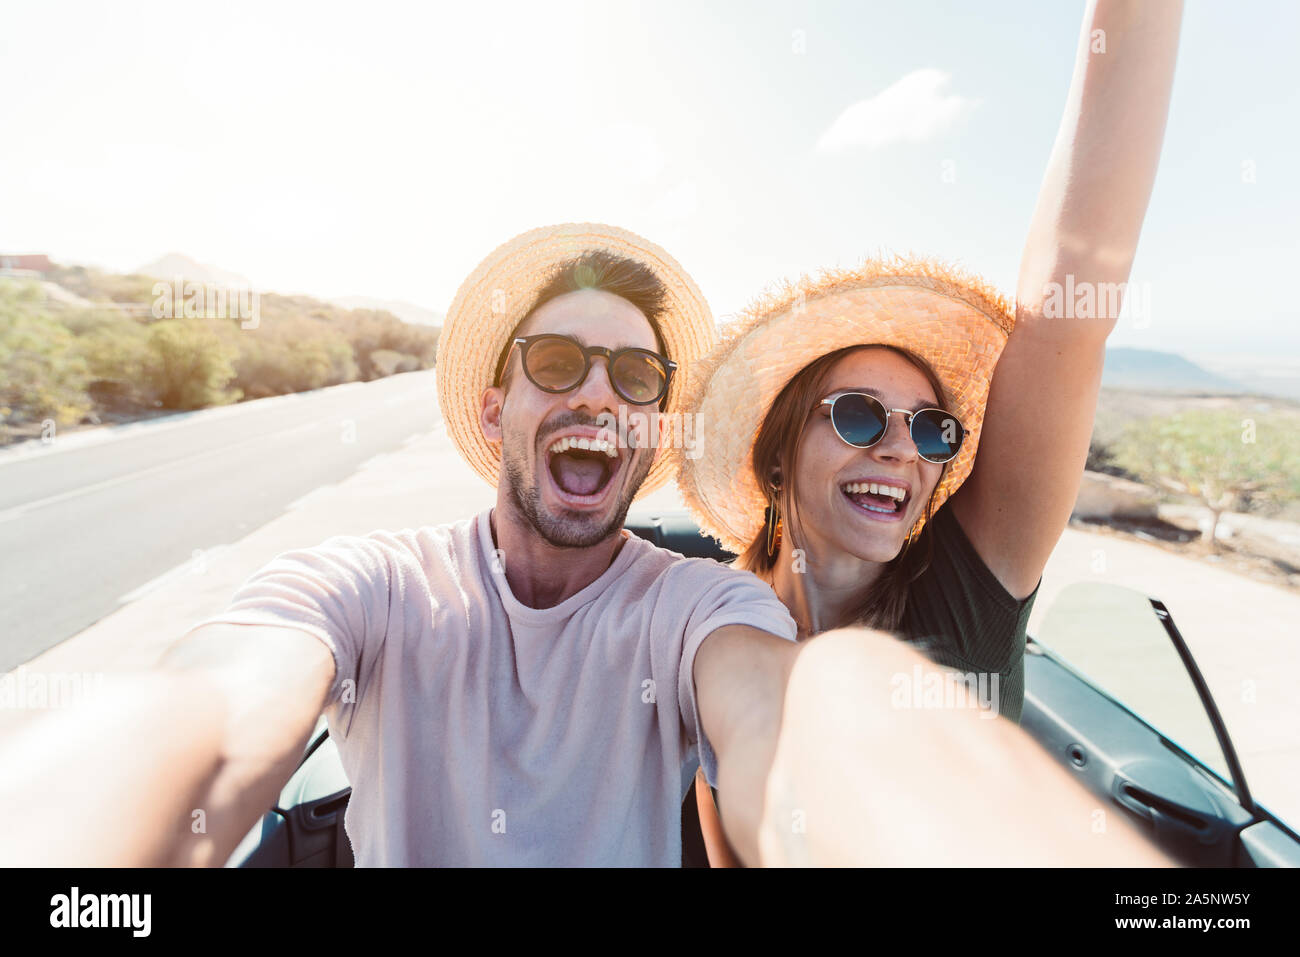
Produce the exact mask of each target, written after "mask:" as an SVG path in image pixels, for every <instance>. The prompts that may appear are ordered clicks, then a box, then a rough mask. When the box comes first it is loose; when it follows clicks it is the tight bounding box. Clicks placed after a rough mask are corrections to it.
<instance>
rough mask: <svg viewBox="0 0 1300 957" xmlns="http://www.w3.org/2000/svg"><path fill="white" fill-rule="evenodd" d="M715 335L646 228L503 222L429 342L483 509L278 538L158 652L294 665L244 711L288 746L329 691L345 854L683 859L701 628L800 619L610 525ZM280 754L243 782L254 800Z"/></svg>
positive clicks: (661, 476) (715, 569)
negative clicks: (483, 486)
mask: <svg viewBox="0 0 1300 957" xmlns="http://www.w3.org/2000/svg"><path fill="white" fill-rule="evenodd" d="M713 334H714V328H713V322H712V319H711V316H710V314H709V310H708V307H707V305H706V303H705V300H704V298H703V296H702V295H701V294H700V293H699V291H698V289H697V288H696V286H695V284H694V282H693V281H692V280H691V278H690V277H689V276H688V275H687V274H686V273H685V271H684V270H682V269H681V267H680V266H678V265H677V264H676V263H675V262H674V261H673V260H672V258H671V257H670V256H669V255H668V254H667V253H666V252H664V251H663V250H662V249H660V248H658V247H657V246H655V245H653V244H651V243H649V242H647V241H646V240H644V239H641V238H640V237H637V236H634V235H632V234H630V233H627V232H625V231H623V230H620V229H616V228H612V227H605V226H591V225H566V226H559V227H551V228H545V229H538V230H533V231H531V232H529V233H526V234H524V235H523V236H520V237H517V238H515V239H514V240H511V241H510V242H508V243H506V244H505V245H503V246H502V247H501V248H499V249H498V250H496V251H495V252H493V253H492V254H491V255H489V256H488V258H487V259H486V260H485V261H484V262H483V264H481V265H480V266H479V268H478V269H477V270H476V271H475V272H474V273H473V274H472V275H471V276H470V277H469V279H467V280H466V282H465V283H464V284H463V285H462V287H461V289H460V291H459V293H458V294H457V297H456V299H455V301H454V303H453V304H452V306H451V309H450V311H449V312H448V315H447V318H446V320H445V324H444V326H443V332H442V335H441V341H440V348H439V363H438V394H439V403H440V406H441V409H442V412H443V416H444V418H445V422H446V428H447V431H448V434H449V435H450V437H451V438H452V440H453V443H454V444H455V445H456V447H457V448H458V449H459V450H460V452H461V453H462V455H464V457H465V458H466V460H467V461H468V462H469V463H470V464H471V465H472V466H473V467H474V468H475V469H476V470H477V471H478V472H479V473H480V474H482V475H483V476H484V478H486V479H487V480H489V481H491V482H492V483H494V484H495V485H496V489H497V497H496V505H495V507H493V508H491V509H489V510H486V511H484V512H482V513H481V514H479V515H477V516H473V517H472V518H468V519H466V520H464V521H461V522H457V523H453V524H451V525H449V526H441V527H436V528H434V527H424V528H419V529H414V530H405V531H401V532H374V533H372V534H370V535H368V536H365V537H364V538H344V537H339V538H333V539H330V540H329V541H326V542H325V543H323V544H322V545H321V546H319V547H317V548H312V549H306V550H302V551H295V552H290V553H288V554H285V555H282V556H280V557H279V558H277V559H276V560H275V561H273V562H272V563H271V564H269V565H268V566H267V567H266V568H265V569H263V570H262V571H261V572H260V573H258V574H257V575H255V576H254V577H253V578H252V579H250V580H249V581H248V582H247V583H246V584H245V585H244V586H243V587H242V588H241V589H240V591H239V593H238V594H237V595H236V596H235V598H234V600H233V601H232V602H231V604H230V606H229V607H228V608H227V609H226V610H225V611H224V612H223V613H222V614H220V615H217V616H215V617H214V618H212V619H209V621H207V622H205V623H204V624H203V625H202V626H200V627H199V628H198V629H197V630H196V631H195V632H194V633H193V634H192V635H191V636H190V637H189V638H188V639H187V640H186V641H185V642H183V643H182V644H181V646H180V647H178V648H177V649H176V650H175V651H174V653H173V654H172V655H170V656H169V657H168V659H167V660H166V661H165V664H168V665H174V664H179V663H182V662H189V661H190V660H191V659H192V658H194V657H195V656H196V655H198V656H201V657H204V660H205V661H206V660H214V661H215V660H218V659H219V658H221V657H222V656H224V655H226V654H228V653H229V652H230V651H231V650H232V648H238V649H239V653H241V654H247V655H249V656H254V657H257V658H260V659H262V660H263V662H264V661H265V660H266V659H267V657H268V656H273V657H274V658H275V661H276V662H282V663H283V667H284V668H286V669H291V670H292V671H293V672H294V675H295V677H292V678H291V677H290V676H289V675H284V676H282V679H281V680H284V681H294V682H301V684H300V685H298V686H297V687H299V688H300V689H301V697H296V699H295V702H294V704H293V705H292V706H290V705H289V704H288V703H287V702H280V703H278V704H274V705H272V704H271V703H270V702H266V703H265V704H266V707H267V708H268V712H267V720H266V721H265V722H262V723H261V725H260V728H259V731H258V733H259V734H261V733H264V732H263V731H262V729H264V728H267V727H270V726H271V725H274V726H275V727H276V728H277V729H279V730H277V731H276V732H275V733H276V734H277V736H279V737H280V738H282V743H283V745H284V747H283V751H282V753H281V755H280V756H281V757H283V758H284V759H285V760H286V761H287V760H288V759H289V757H290V755H291V754H293V753H297V752H300V750H301V744H300V743H299V739H300V738H301V736H302V735H303V734H305V733H306V731H307V729H309V727H310V725H311V723H312V721H313V720H314V718H315V715H316V714H317V713H319V711H320V706H321V705H324V707H325V710H326V713H327V715H328V719H329V726H330V734H331V736H332V737H333V738H334V739H335V741H336V742H337V744H338V748H339V753H340V755H341V758H342V761H343V765H344V768H345V769H346V771H347V773H348V777H349V779H350V780H351V781H352V782H354V789H353V794H352V798H351V801H350V803H349V805H348V811H347V818H346V829H347V833H348V836H349V838H350V840H351V841H352V844H353V848H354V854H355V856H356V861H357V863H358V864H359V865H362V866H364V865H434V864H463V865H507V864H561V865H562V864H609V865H615V864H633V865H659V866H677V865H678V864H679V863H680V861H681V846H680V831H679V826H680V825H679V815H680V808H681V802H682V795H683V790H684V788H683V773H684V771H685V772H686V773H689V771H690V770H691V767H692V760H693V750H694V749H695V748H696V746H697V745H698V746H699V748H700V750H701V751H703V752H704V753H705V755H706V758H705V760H706V766H712V757H711V755H709V754H708V747H709V746H708V741H707V737H705V736H704V735H703V734H702V733H701V731H700V726H699V716H698V713H697V708H696V704H695V692H694V686H693V682H692V681H691V667H692V665H693V663H694V660H695V654H696V651H697V650H698V648H699V646H700V644H701V643H702V642H703V641H704V640H705V639H706V638H707V637H709V636H710V635H712V634H714V633H715V632H717V631H718V630H719V629H722V628H724V627H736V626H745V627H747V628H748V629H753V630H754V631H755V632H756V633H764V632H765V633H768V634H769V637H770V636H775V637H776V638H778V639H787V640H790V639H793V637H794V625H793V622H792V621H791V620H790V617H789V615H788V614H787V613H786V611H785V609H784V607H783V606H782V605H781V604H780V602H778V601H777V600H776V598H775V596H774V595H773V594H772V593H771V591H770V590H769V589H768V588H767V587H766V586H765V585H763V584H762V583H761V582H759V581H758V580H757V579H755V578H753V577H752V576H749V575H746V574H742V573H740V572H737V571H733V570H731V569H729V568H726V567H725V566H722V565H720V564H718V563H716V562H711V561H703V560H688V559H683V558H682V557H681V556H679V555H677V554H675V553H672V552H669V551H666V550H664V549H659V548H656V547H655V546H653V545H651V544H650V543H649V542H646V541H644V540H642V539H640V538H637V537H635V536H632V535H631V534H630V533H628V532H625V531H623V523H624V519H625V517H626V515H627V511H628V508H629V506H630V505H631V503H632V500H633V499H634V498H635V497H636V496H637V495H638V494H643V493H645V492H648V491H650V490H653V489H654V488H655V487H657V486H659V485H662V484H663V483H664V482H665V481H667V480H668V479H669V477H670V476H669V472H668V465H669V460H668V458H667V456H665V455H661V454H659V452H660V448H659V446H660V445H661V441H660V439H661V436H660V435H659V432H658V429H663V430H665V431H667V429H668V426H669V424H670V422H671V419H672V417H673V416H674V415H677V414H678V412H677V399H678V396H679V395H680V393H681V388H680V382H681V379H680V375H679V371H680V370H679V366H684V365H688V364H690V363H692V362H694V361H696V360H697V359H698V358H700V357H701V356H702V355H703V353H704V352H705V351H706V350H707V349H708V348H709V346H710V345H711V344H712V342H713ZM584 350H585V351H584ZM638 412H640V413H641V415H636V414H635V413H638ZM620 419H621V420H622V421H623V422H625V423H626V422H629V421H631V422H633V423H636V425H637V426H638V428H635V429H632V430H628V431H629V432H630V434H627V433H625V434H623V435H620V434H619V433H618V429H617V425H616V423H617V422H618V421H620ZM272 648H275V649H276V650H274V651H271V650H270V649H272ZM208 653H210V654H211V655H212V658H208V657H206V656H207V654H208ZM291 662H292V663H291ZM264 666H265V665H264ZM331 672H332V675H331ZM305 675H310V676H312V677H311V680H308V679H307V678H305V677H301V676H305ZM327 676H329V677H328V680H327ZM234 693H235V694H239V695H240V696H241V698H242V697H246V695H244V694H243V693H242V692H234ZM250 707H257V705H256V704H253V703H251V702H250ZM272 708H273V709H274V713H275V715H276V718H275V719H272V717H271V714H272V712H271V710H270V709H272ZM290 745H292V746H290ZM285 770H289V768H288V764H286V765H285V766H284V767H283V768H278V769H277V771H276V773H275V774H270V773H269V771H268V772H267V773H266V774H265V775H264V776H262V777H260V778H258V779H257V780H258V784H259V785H264V786H265V791H261V789H260V787H258V788H255V790H258V791H260V793H261V794H262V795H263V801H262V806H263V807H264V806H266V805H269V804H270V803H271V802H270V800H268V799H269V798H271V797H272V796H273V795H274V793H275V789H276V788H277V787H278V786H279V785H281V784H282V783H283V778H284V774H283V771H285ZM687 780H689V779H687ZM224 819H225V818H224V816H223V821H224ZM235 820H236V819H235V818H232V819H231V826H232V833H229V834H220V835H219V836H215V835H214V850H213V853H214V855H216V854H217V850H218V848H217V845H219V850H220V851H221V852H224V851H225V850H226V849H227V847H226V846H227V844H229V843H230V839H231V838H232V837H233V838H236V839H237V838H238V836H239V834H238V833H237V831H238V827H236V826H235ZM211 821H212V815H209V822H210V823H209V831H210V833H212V825H211ZM247 823H248V822H246V821H244V820H243V819H242V816H240V817H239V818H238V825H239V826H242V827H246V826H247ZM220 827H221V824H218V828H220ZM214 860H215V857H214Z"/></svg>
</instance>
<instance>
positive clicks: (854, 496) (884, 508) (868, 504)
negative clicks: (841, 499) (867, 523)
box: [840, 482, 912, 517]
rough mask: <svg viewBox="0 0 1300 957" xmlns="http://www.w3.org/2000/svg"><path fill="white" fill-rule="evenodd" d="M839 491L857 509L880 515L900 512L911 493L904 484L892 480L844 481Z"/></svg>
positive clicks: (891, 514)
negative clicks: (887, 481)
mask: <svg viewBox="0 0 1300 957" xmlns="http://www.w3.org/2000/svg"><path fill="white" fill-rule="evenodd" d="M840 491H841V492H843V493H844V496H845V497H846V498H847V499H848V500H849V501H850V502H852V503H853V504H854V505H855V506H857V507H858V508H859V509H861V510H863V511H865V512H869V513H871V514H873V515H880V516H882V517H884V516H893V515H898V514H900V513H901V512H902V511H903V509H904V507H905V506H906V505H907V502H908V499H909V498H911V494H912V493H911V491H910V490H909V489H908V488H907V486H906V485H904V484H894V483H892V482H889V483H886V482H846V483H845V484H844V485H841V486H840Z"/></svg>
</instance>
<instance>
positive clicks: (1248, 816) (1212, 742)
mask: <svg viewBox="0 0 1300 957" xmlns="http://www.w3.org/2000/svg"><path fill="white" fill-rule="evenodd" d="M626 527H627V528H628V529H629V530H630V531H632V532H633V533H635V534H637V535H639V536H641V537H642V538H645V539H647V540H649V541H651V542H653V543H654V544H656V545H659V546H660V547H663V548H667V549H670V550H672V551H675V552H678V553H679V554H681V555H684V556H687V557H698V558H712V559H715V560H717V561H722V562H728V561H730V560H731V559H732V558H733V557H734V556H732V555H731V554H730V553H728V552H726V551H724V550H723V549H722V547H721V546H720V545H719V543H718V542H716V541H715V540H713V539H711V538H707V537H705V536H703V535H702V534H701V533H700V531H699V529H698V527H697V526H696V524H695V522H694V520H693V519H692V518H691V517H690V515H689V514H688V513H687V512H686V511H685V510H672V511H655V512H649V511H641V512H635V511H634V512H633V513H630V514H629V516H628V520H627V523H626ZM1020 724H1021V727H1023V728H1024V729H1025V730H1026V731H1027V732H1028V733H1029V734H1030V735H1032V736H1033V737H1034V738H1035V739H1036V740H1037V741H1038V742H1039V743H1040V744H1041V745H1042V746H1043V747H1044V748H1045V749H1046V750H1047V751H1048V752H1049V753H1050V754H1051V755H1053V757H1054V758H1055V759H1056V760H1057V761H1059V762H1061V764H1062V765H1063V766H1065V767H1066V768H1068V769H1070V770H1071V771H1072V772H1073V773H1074V774H1075V775H1076V776H1077V777H1078V779H1079V781H1080V783H1081V784H1082V785H1083V786H1084V787H1086V788H1088V789H1089V790H1090V791H1091V792H1092V793H1093V794H1095V795H1096V797H1097V798H1098V802H1099V807H1098V812H1099V813H1098V814H1097V815H1096V817H1095V819H1094V821H1093V822H1092V826H1093V827H1094V828H1096V829H1104V828H1105V827H1106V815H1107V814H1113V813H1120V814H1124V815H1126V816H1128V817H1129V818H1130V819H1131V820H1134V821H1135V822H1137V823H1138V825H1139V827H1141V828H1142V829H1144V831H1145V832H1146V833H1147V834H1148V836H1149V837H1150V838H1151V839H1152V840H1153V841H1154V842H1156V843H1157V844H1158V845H1159V846H1160V847H1161V848H1162V849H1164V850H1165V851H1166V852H1167V853H1168V854H1170V855H1171V857H1173V858H1174V859H1175V860H1177V861H1179V862H1180V863H1183V864H1185V865H1187V866H1199V867H1215V866H1218V867H1296V866H1300V836H1297V834H1296V832H1295V831H1294V830H1292V829H1291V828H1290V827H1288V826H1287V825H1286V824H1284V823H1283V822H1282V821H1281V820H1279V819H1278V818H1277V817H1275V816H1274V815H1273V814H1271V813H1270V812H1269V811H1268V810H1267V809H1266V808H1264V807H1263V806H1261V805H1260V804H1259V803H1257V798H1256V796H1255V795H1254V794H1252V792H1251V791H1250V790H1249V787H1248V785H1247V782H1246V779H1245V775H1244V774H1243V772H1242V769H1241V764H1240V762H1239V761H1238V759H1237V756H1236V752H1235V751H1234V749H1233V747H1232V742H1231V740H1230V738H1229V737H1228V732H1227V728H1226V726H1225V724H1224V722H1223V720H1222V718H1221V717H1220V715H1219V711H1218V709H1217V706H1216V705H1215V703H1214V700H1213V697H1212V696H1211V695H1210V693H1209V690H1208V688H1207V686H1206V683H1205V681H1204V678H1203V677H1202V675H1201V674H1200V671H1199V669H1198V668H1197V666H1196V663H1195V661H1194V660H1193V658H1192V656H1191V653H1190V651H1188V649H1187V646H1186V643H1185V642H1184V641H1183V639H1182V636H1181V634H1180V633H1179V631H1178V628H1177V625H1176V624H1175V623H1174V621H1173V618H1172V616H1171V615H1170V614H1169V611H1168V609H1166V608H1165V607H1164V605H1163V604H1161V603H1160V602H1159V601H1158V600H1157V599H1153V598H1150V597H1148V596H1144V595H1141V594H1139V593H1138V592H1133V591H1131V590H1129V589H1124V588H1121V587H1119V586H1115V585H1104V584H1100V583H1080V584H1077V585H1072V586H1069V587H1068V588H1066V589H1064V590H1063V591H1062V593H1061V595H1060V596H1059V597H1058V599H1057V600H1056V601H1055V602H1054V603H1053V604H1052V607H1051V608H1050V609H1049V610H1048V612H1047V614H1046V616H1045V617H1044V619H1043V622H1042V624H1041V626H1040V629H1039V631H1038V633H1037V634H1036V635H1034V636H1031V637H1030V639H1029V642H1028V645H1027V649H1026V655H1025V702H1024V710H1023V712H1022V715H1021V721H1020ZM350 794H351V785H350V784H349V782H348V780H347V776H346V775H345V774H344V772H343V767H342V764H341V763H340V761H339V757H338V752H337V750H336V749H335V746H334V742H333V741H331V740H330V738H329V731H328V729H327V728H326V723H325V718H324V717H323V716H322V717H321V718H320V720H319V721H318V723H317V725H316V728H315V730H314V731H313V732H312V735H311V737H310V740H309V743H308V745H307V747H306V750H305V752H304V754H303V758H302V761H301V762H300V764H299V766H298V769H297V770H296V771H295V772H294V774H293V776H292V777H291V778H290V779H289V781H288V783H286V785H285V786H284V788H283V790H282V791H281V794H280V800H279V802H278V803H277V804H276V805H275V807H273V808H271V809H269V810H268V811H267V813H266V814H265V815H264V816H263V817H262V819H261V820H260V821H259V822H258V823H257V824H256V825H254V826H253V828H252V829H251V830H250V831H249V833H248V834H247V835H246V836H245V838H244V839H243V841H241V842H240V844H239V846H238V847H237V848H236V849H235V851H234V853H233V854H232V855H231V857H230V859H229V861H228V862H227V864H226V866H227V867H351V866H352V865H353V856H352V847H351V844H350V843H349V841H348V839H347V836H346V834H345V832H344V827H343V817H344V811H345V809H346V807H347V803H348V798H349V796H350ZM682 866H683V867H707V866H708V860H707V857H706V855H705V851H704V842H703V838H702V836H701V834H700V827H699V819H698V815H697V814H696V804H695V786H694V784H693V783H692V785H691V787H690V790H689V791H688V792H687V793H686V795H685V798H684V800H683V804H682Z"/></svg>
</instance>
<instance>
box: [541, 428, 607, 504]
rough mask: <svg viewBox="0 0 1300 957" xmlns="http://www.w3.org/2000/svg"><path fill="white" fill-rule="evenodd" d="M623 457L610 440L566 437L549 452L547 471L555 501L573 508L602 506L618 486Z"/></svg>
mask: <svg viewBox="0 0 1300 957" xmlns="http://www.w3.org/2000/svg"><path fill="white" fill-rule="evenodd" d="M622 463H623V457H622V456H621V455H620V454H619V450H618V447H617V446H616V445H615V444H614V443H613V442H612V441H610V440H608V439H604V438H595V437H588V436H577V435H567V436H564V437H562V438H559V439H556V440H555V441H553V442H552V443H551V444H550V445H549V446H548V447H547V449H546V471H547V473H548V474H549V475H550V477H551V485H552V486H553V487H554V489H555V494H556V497H557V498H559V499H560V501H561V502H563V503H564V504H566V505H568V506H570V507H574V508H590V507H592V506H597V505H600V504H601V503H602V502H603V501H604V499H605V497H606V496H607V494H608V493H609V491H610V490H611V489H612V488H613V487H614V486H615V485H616V484H617V483H616V482H615V481H614V479H615V477H616V476H617V475H618V472H619V469H620V467H621V466H622Z"/></svg>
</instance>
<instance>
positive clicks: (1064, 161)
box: [952, 0, 1182, 598]
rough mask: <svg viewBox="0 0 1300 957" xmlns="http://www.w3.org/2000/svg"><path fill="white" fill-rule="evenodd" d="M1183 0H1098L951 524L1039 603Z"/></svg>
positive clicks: (1010, 586)
mask: <svg viewBox="0 0 1300 957" xmlns="http://www.w3.org/2000/svg"><path fill="white" fill-rule="evenodd" d="M1181 20H1182V3H1181V0H1093V2H1092V3H1091V4H1089V6H1088V10H1087V12H1086V13H1085V15H1084V20H1083V30H1082V35H1081V36H1080V38H1079V46H1078V54H1077V58H1076V62H1075V70H1074V79H1073V81H1072V83H1071V85H1070V93H1069V97H1068V99H1067V101H1066V105H1065V114H1064V117H1063V118H1062V120H1061V127H1060V130H1059V131H1058V133H1057V137H1056V144H1055V146H1054V147H1053V148H1052V155H1051V159H1050V160H1049V161H1048V165H1047V173H1046V175H1045V176H1044V178H1043V185H1042V188H1041V190H1040V191H1039V194H1038V205H1037V207H1036V208H1035V210H1034V216H1033V220H1032V222H1031V223H1030V227H1029V236H1028V239H1027V240H1026V242H1025V250H1024V254H1023V257H1022V259H1021V263H1020V276H1019V279H1018V282H1017V288H1016V327H1015V331H1014V332H1013V333H1012V335H1011V338H1010V341H1009V342H1008V343H1007V347H1006V350H1005V351H1004V352H1003V354H1002V358H1001V359H1000V360H999V362H998V366H997V370H996V371H995V373H994V376H993V382H992V387H991V389H990V393H989V401H988V411H987V413H986V415H985V418H984V426H983V431H982V435H981V436H980V446H979V455H978V457H977V459H976V463H975V468H974V470H973V471H972V473H971V476H970V478H969V479H968V480H967V481H966V483H965V485H963V487H962V488H961V489H960V490H959V491H958V493H957V494H956V495H954V496H953V500H952V505H953V511H954V513H955V514H956V516H957V519H958V521H959V522H960V523H961V525H962V528H963V529H964V530H965V532H966V534H967V536H968V537H969V538H970V540H971V542H972V543H973V544H974V545H975V548H976V549H977V550H978V551H979V553H980V556H981V557H982V558H983V559H984V561H985V563H986V564H987V565H988V566H989V568H990V569H991V570H992V571H993V573H994V574H996V575H997V576H998V579H999V580H1000V581H1001V582H1002V584H1003V585H1004V586H1005V587H1006V588H1007V590H1008V591H1009V592H1011V594H1012V595H1014V596H1015V597H1016V598H1024V597H1026V596H1027V595H1029V593H1030V592H1032V591H1033V589H1034V587H1035V586H1036V584H1037V582H1038V579H1039V577H1040V576H1041V575H1042V570H1043V568H1044V566H1045V565H1046V564H1047V559H1048V556H1049V555H1051V552H1052V549H1053V548H1054V547H1055V545H1056V542H1057V539H1058V538H1059V537H1060V534H1061V531H1062V529H1064V528H1065V525H1066V522H1068V521H1069V518H1070V511H1071V509H1072V508H1073V506H1074V501H1075V497H1076V496H1077V494H1078V489H1079V482H1080V480H1081V478H1082V476H1083V467H1084V462H1085V461H1086V460H1087V455H1088V444H1089V441H1090V440H1091V436H1092V425H1093V417H1094V415H1095V412H1096V405H1097V394H1098V392H1099V390H1100V387H1101V370H1102V363H1103V361H1104V358H1105V347H1106V337H1107V336H1108V335H1109V334H1110V332H1111V330H1112V329H1114V327H1115V322H1116V318H1117V315H1118V311H1119V304H1120V298H1121V296H1122V292H1121V289H1120V287H1119V284H1121V283H1127V281H1128V278H1129V270H1130V268H1131V267H1132V264H1133V257H1134V254H1135V253H1136V251H1137V243H1138V234H1139V233H1140V231H1141V228H1142V220H1143V217H1144V216H1145V215H1146V209H1147V202H1148V200H1149V199H1150V196H1151V187H1152V183H1153V182H1154V180H1155V175H1156V166H1157V165H1158V163H1159V159H1160V146H1161V142H1162V141H1163V139H1164V131H1165V119H1166V117H1167V115H1168V112H1169V94H1170V88H1171V87H1172V85H1173V75H1174V61H1175V59H1176V56H1177V50H1178V30H1179V25H1180V23H1181Z"/></svg>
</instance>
